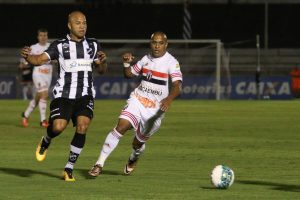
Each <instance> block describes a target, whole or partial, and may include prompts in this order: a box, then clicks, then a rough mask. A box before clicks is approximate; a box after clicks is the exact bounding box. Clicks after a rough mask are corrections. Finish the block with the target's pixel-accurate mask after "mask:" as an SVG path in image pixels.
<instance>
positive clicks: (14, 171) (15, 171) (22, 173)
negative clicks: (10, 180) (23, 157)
mask: <svg viewBox="0 0 300 200" xmlns="http://www.w3.org/2000/svg"><path fill="white" fill-rule="evenodd" d="M0 171H2V172H4V173H6V174H11V175H15V176H19V177H25V178H28V177H31V176H33V175H43V176H48V177H52V178H58V179H61V176H58V175H54V174H51V173H48V172H42V171H36V170H31V169H20V168H8V167H0Z"/></svg>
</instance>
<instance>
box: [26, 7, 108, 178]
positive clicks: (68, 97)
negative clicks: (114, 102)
mask: <svg viewBox="0 0 300 200" xmlns="http://www.w3.org/2000/svg"><path fill="white" fill-rule="evenodd" d="M68 28H69V30H70V33H69V34H68V35H67V36H66V38H63V39H61V40H57V41H54V42H53V43H52V44H51V45H50V46H49V48H48V49H47V50H46V51H45V52H44V53H42V54H40V55H31V54H30V52H31V49H30V47H24V48H23V49H22V50H21V55H22V56H23V58H25V59H26V60H27V62H29V63H31V64H32V65H34V66H38V65H42V64H44V63H47V62H49V61H50V60H57V61H58V65H59V70H58V79H57V81H56V85H55V87H54V89H53V95H54V100H52V102H51V104H50V117H49V126H48V128H47V133H46V134H45V135H44V136H43V137H42V139H41V141H40V143H39V144H38V147H37V149H36V159H37V160H38V161H43V160H44V159H45V158H46V153H47V150H48V148H49V145H50V143H51V141H52V139H53V138H55V137H56V136H58V135H59V134H60V133H61V132H62V131H63V130H64V129H65V128H66V127H67V125H68V123H69V121H70V119H72V122H73V125H74V126H76V131H75V134H74V137H73V139H72V141H71V145H70V154H69V158H68V161H67V164H66V165H65V169H64V172H63V178H64V180H65V181H75V178H74V177H73V168H74V164H75V162H76V161H77V159H78V157H79V155H80V153H81V151H82V149H83V146H84V144H85V138H86V131H87V128H88V126H89V124H90V122H91V119H92V118H93V109H94V97H95V90H94V84H93V78H92V70H93V68H96V69H97V70H98V72H99V73H104V72H105V71H106V68H107V64H106V55H105V53H104V52H103V51H101V48H100V45H99V43H98V42H97V40H95V39H92V38H86V37H85V34H86V30H87V22H86V17H85V15H84V14H83V13H82V12H80V11H74V12H72V13H70V14H69V16H68Z"/></svg>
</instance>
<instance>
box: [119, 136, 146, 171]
mask: <svg viewBox="0 0 300 200" xmlns="http://www.w3.org/2000/svg"><path fill="white" fill-rule="evenodd" d="M145 148H146V145H145V142H141V141H139V140H138V139H137V137H134V139H133V142H132V153H131V155H130V156H129V159H128V162H127V164H126V165H125V167H124V174H126V175H129V174H130V173H131V172H132V171H133V170H134V168H135V166H136V165H137V162H138V160H139V158H140V156H141V155H142V153H143V152H144V151H145Z"/></svg>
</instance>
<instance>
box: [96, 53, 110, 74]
mask: <svg viewBox="0 0 300 200" xmlns="http://www.w3.org/2000/svg"><path fill="white" fill-rule="evenodd" d="M95 64H96V68H97V70H98V73H99V74H104V73H105V72H106V70H107V63H106V54H105V53H104V52H103V51H98V52H97V59H96V60H95Z"/></svg>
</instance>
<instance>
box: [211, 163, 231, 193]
mask: <svg viewBox="0 0 300 200" xmlns="http://www.w3.org/2000/svg"><path fill="white" fill-rule="evenodd" d="M233 181H234V172H233V170H232V169H230V168H229V167H227V166H225V165H218V166H216V167H215V168H214V169H213V170H212V172H211V182H212V184H213V185H214V186H215V187H216V188H218V189H227V188H229V187H230V186H231V185H232V184H233Z"/></svg>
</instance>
